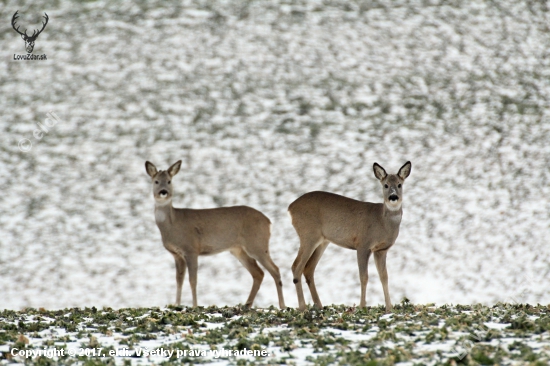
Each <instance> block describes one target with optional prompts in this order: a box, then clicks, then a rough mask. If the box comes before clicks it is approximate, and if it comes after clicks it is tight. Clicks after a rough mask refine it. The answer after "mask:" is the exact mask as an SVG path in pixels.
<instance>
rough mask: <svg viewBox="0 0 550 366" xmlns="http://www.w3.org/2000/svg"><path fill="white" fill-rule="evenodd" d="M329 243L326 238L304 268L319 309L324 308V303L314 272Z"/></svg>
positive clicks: (314, 301)
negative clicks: (320, 296) (316, 284)
mask: <svg viewBox="0 0 550 366" xmlns="http://www.w3.org/2000/svg"><path fill="white" fill-rule="evenodd" d="M328 244H329V241H328V240H325V241H324V242H323V243H322V244H321V245H319V246H318V247H317V249H315V251H314V252H313V254H312V255H311V257H310V258H309V260H308V261H307V263H306V266H305V268H304V277H305V278H306V283H307V285H308V286H309V292H311V297H312V298H313V303H314V304H315V306H317V307H318V308H319V309H322V308H323V305H322V304H321V299H319V294H318V293H317V288H316V287H315V279H314V276H313V274H314V272H315V267H317V263H319V260H320V259H321V256H322V255H323V253H324V252H325V249H327V246H328Z"/></svg>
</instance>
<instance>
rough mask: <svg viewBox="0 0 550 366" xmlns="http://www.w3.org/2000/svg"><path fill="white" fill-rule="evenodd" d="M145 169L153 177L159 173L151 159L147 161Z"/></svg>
mask: <svg viewBox="0 0 550 366" xmlns="http://www.w3.org/2000/svg"><path fill="white" fill-rule="evenodd" d="M145 171H146V172H147V174H149V176H150V177H151V178H153V177H154V176H155V175H156V174H157V168H156V167H155V165H154V164H153V163H151V162H149V161H146V162H145Z"/></svg>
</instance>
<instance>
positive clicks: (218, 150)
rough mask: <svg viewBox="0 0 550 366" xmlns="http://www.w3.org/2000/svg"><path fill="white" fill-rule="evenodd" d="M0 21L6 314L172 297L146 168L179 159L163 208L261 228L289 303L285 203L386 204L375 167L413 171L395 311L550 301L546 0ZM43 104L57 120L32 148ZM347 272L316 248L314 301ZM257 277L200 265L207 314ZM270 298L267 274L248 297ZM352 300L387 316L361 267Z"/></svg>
mask: <svg viewBox="0 0 550 366" xmlns="http://www.w3.org/2000/svg"><path fill="white" fill-rule="evenodd" d="M16 10H19V13H20V14H21V17H20V19H19V23H20V24H25V27H27V26H28V27H29V29H31V28H32V27H33V26H34V27H38V26H39V24H40V20H39V19H40V16H41V15H42V14H43V12H44V11H46V12H47V13H48V15H49V17H50V21H49V24H48V25H47V28H46V29H45V30H44V32H43V33H42V34H41V35H40V37H39V38H38V39H37V41H36V45H35V50H34V53H35V54H44V53H45V54H46V55H47V61H15V60H13V54H23V53H24V51H25V50H24V43H23V41H22V40H21V38H20V37H19V36H18V35H17V34H16V33H15V32H14V31H13V29H12V28H11V25H10V24H9V19H11V16H12V15H13V13H14V12H15V11H16ZM0 14H1V15H2V17H1V18H2V19H4V21H3V22H2V24H1V25H0V39H1V44H2V47H1V49H2V55H3V56H2V57H3V58H2V61H1V63H0V95H1V98H0V110H1V111H2V113H1V116H0V141H1V144H0V189H1V193H2V194H1V195H0V308H7V309H20V308H23V307H44V308H47V309H55V308H64V307H75V306H88V307H91V306H96V307H101V306H110V307H113V308H119V307H138V306H164V305H166V304H168V303H171V302H173V301H174V298H175V279H174V277H175V276H174V272H175V270H174V264H173V259H172V257H171V256H170V255H169V253H168V252H166V250H165V249H164V248H163V246H162V244H161V240H160V234H159V232H158V229H157V228H156V225H155V222H154V216H153V199H152V194H151V189H150V181H149V178H148V176H147V175H146V173H145V169H144V162H145V160H150V161H152V162H154V163H155V164H156V165H157V166H158V167H159V168H161V169H165V168H167V167H168V165H169V164H171V163H173V162H175V161H176V160H178V159H182V160H183V161H184V164H183V167H182V171H181V172H180V173H179V174H178V175H177V176H176V178H175V179H174V187H175V192H176V193H175V198H174V204H175V206H176V207H184V206H185V207H192V208H206V207H217V206H222V205H236V204H245V205H250V206H252V207H255V208H257V209H259V210H260V211H262V212H264V213H265V214H266V215H267V216H268V217H269V218H270V219H271V221H272V222H273V235H272V239H271V252H272V257H273V260H274V261H275V263H276V264H277V265H278V266H279V267H280V269H281V272H282V275H283V283H284V286H285V287H284V294H285V297H286V302H287V305H289V306H296V305H297V300H296V294H295V291H294V285H293V284H292V276H291V272H290V266H291V264H292V261H293V260H294V258H295V255H296V252H297V248H298V240H297V236H296V234H295V232H294V229H293V228H292V226H291V224H290V220H289V218H288V216H287V213H286V209H287V207H288V205H289V204H290V203H291V202H292V201H293V200H294V199H296V198H297V197H299V196H300V195H301V194H303V193H305V192H308V191H312V190H326V191H331V192H335V193H338V194H343V195H346V196H349V197H352V198H356V199H361V200H369V201H375V202H380V201H381V189H380V187H379V183H378V182H377V180H376V179H375V178H374V175H373V172H372V164H373V163H374V162H378V163H379V164H381V165H382V166H384V167H385V168H386V170H388V171H390V172H396V171H397V169H398V168H399V167H400V166H401V165H402V164H403V163H404V162H406V161H407V160H410V161H411V162H412V173H411V176H410V177H409V179H408V180H407V183H406V185H405V197H404V200H405V201H404V217H403V221H402V224H401V231H400V235H399V238H398V240H397V242H396V244H395V246H394V247H393V248H392V249H391V250H390V252H389V255H388V268H389V275H390V292H391V295H392V299H393V301H394V302H399V301H400V300H401V299H402V298H403V297H404V296H406V297H407V298H409V299H410V300H411V301H412V302H413V303H430V302H433V303H436V304H444V303H449V304H450V303H455V304H456V303H477V302H481V303H487V304H492V303H495V302H498V301H506V302H520V303H524V302H529V303H537V302H541V303H548V302H550V294H549V293H548V283H549V273H550V246H548V237H549V235H548V234H549V233H550V201H549V198H548V197H550V120H549V116H550V113H549V111H550V109H549V102H550V100H549V99H550V30H549V24H550V19H549V18H550V16H549V15H550V12H549V11H548V8H547V4H546V3H545V2H516V1H513V0H509V1H497V2H452V1H450V2H448V1H411V2H406V1H293V2H290V1H288V2H287V1H278V2H277V1H269V2H267V1H266V2H263V1H257V2H249V1H208V0H197V1H160V0H158V1H143V2H139V3H136V2H132V1H91V2H41V1H23V2H21V1H18V2H15V1H8V2H3V3H2V4H0ZM49 111H53V112H54V113H55V114H56V115H57V116H59V119H60V122H59V123H58V124H56V125H55V126H53V127H52V128H50V129H49V132H48V133H44V135H43V137H42V139H41V140H37V139H36V138H35V137H33V130H35V129H36V128H38V127H37V123H39V122H40V123H44V120H45V119H46V117H47V115H46V114H47V113H48V112H49ZM23 138H27V139H29V140H30V141H31V142H32V144H33V146H32V149H31V150H30V151H28V152H22V151H20V149H19V147H18V143H19V141H20V140H21V139H23ZM356 263H357V262H356V257H355V252H353V251H350V250H345V249H341V248H339V247H336V246H329V248H328V249H327V251H326V252H325V254H324V257H323V259H322V260H321V262H320V263H319V266H318V269H317V272H316V282H317V287H318V290H319V293H320V296H321V300H322V301H323V303H324V304H332V303H338V304H342V303H344V304H347V305H350V306H351V305H353V304H354V303H355V304H357V303H358V301H359V278H358V274H357V265H356ZM251 284H252V279H251V277H250V275H249V274H248V272H246V271H245V270H244V268H242V267H241V266H240V264H239V263H238V262H237V260H236V259H234V258H233V257H232V256H231V255H230V254H227V253H224V254H220V255H217V256H213V257H204V258H200V268H199V285H198V299H199V304H200V305H214V304H215V305H218V306H222V305H235V304H238V303H243V302H244V301H245V299H246V296H247V295H248V292H249V290H250V286H251ZM306 296H307V297H306V298H307V299H308V301H309V300H310V298H309V291H306ZM183 299H184V303H185V304H190V303H191V296H190V291H189V288H188V285H187V284H186V285H185V288H184V295H183ZM276 301H277V297H276V292H275V285H274V283H273V281H272V280H271V278H270V277H269V276H266V278H265V280H264V284H263V286H262V288H261V289H260V292H259V293H258V297H257V299H256V302H255V305H257V306H259V307H265V306H269V305H274V304H276ZM367 301H368V303H369V304H371V305H376V304H380V303H382V302H383V294H382V289H381V285H380V283H379V281H378V276H377V274H376V270H375V268H374V265H373V264H372V263H371V267H370V282H369V287H368V293H367Z"/></svg>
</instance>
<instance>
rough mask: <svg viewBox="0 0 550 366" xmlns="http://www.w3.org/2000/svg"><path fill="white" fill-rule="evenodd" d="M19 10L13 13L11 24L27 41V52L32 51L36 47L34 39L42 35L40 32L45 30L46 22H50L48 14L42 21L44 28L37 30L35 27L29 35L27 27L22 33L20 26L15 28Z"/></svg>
mask: <svg viewBox="0 0 550 366" xmlns="http://www.w3.org/2000/svg"><path fill="white" fill-rule="evenodd" d="M18 11H19V10H17V11H16V12H15V14H13V17H12V18H11V26H12V27H13V29H14V30H15V31H16V32H17V33H19V34H20V35H21V38H23V40H24V41H25V48H26V49H27V53H32V50H33V49H34V41H36V39H37V38H38V36H39V35H40V33H42V31H43V30H44V28H46V24H48V19H49V18H48V14H46V13H44V19H46V21H45V22H42V29H40V30H37V29H35V30H34V32H33V33H32V36H29V35H28V34H27V30H26V29H25V33H21V32H20V31H19V26H17V28H15V25H16V24H15V22H16V20H17V18H18V16H17V12H18Z"/></svg>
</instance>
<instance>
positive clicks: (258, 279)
mask: <svg viewBox="0 0 550 366" xmlns="http://www.w3.org/2000/svg"><path fill="white" fill-rule="evenodd" d="M231 254H233V255H234V256H235V257H236V258H237V259H238V260H239V262H241V263H242V265H243V266H244V268H246V269H247V270H248V272H250V274H251V275H252V279H253V281H254V282H253V283H252V289H251V290H250V295H248V300H246V303H245V304H244V305H245V306H246V307H251V306H252V303H253V302H254V299H255V298H256V294H257V293H258V290H259V289H260V285H261V284H262V280H263V279H264V271H262V269H261V268H260V267H259V266H258V263H256V260H255V259H254V258H252V257H250V256H249V255H248V254H246V253H245V251H244V250H242V249H241V248H236V249H233V250H231Z"/></svg>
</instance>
